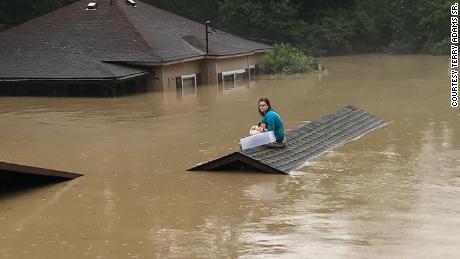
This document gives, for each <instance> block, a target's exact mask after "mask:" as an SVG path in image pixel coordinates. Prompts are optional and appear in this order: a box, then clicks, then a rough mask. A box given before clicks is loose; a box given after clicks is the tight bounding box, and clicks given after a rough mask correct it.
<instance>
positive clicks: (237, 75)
mask: <svg viewBox="0 0 460 259" xmlns="http://www.w3.org/2000/svg"><path fill="white" fill-rule="evenodd" d="M244 79H246V70H245V69H237V70H231V71H225V72H222V73H221V78H220V80H219V81H220V82H222V85H224V86H230V87H232V86H235V82H238V81H243V80H244Z"/></svg>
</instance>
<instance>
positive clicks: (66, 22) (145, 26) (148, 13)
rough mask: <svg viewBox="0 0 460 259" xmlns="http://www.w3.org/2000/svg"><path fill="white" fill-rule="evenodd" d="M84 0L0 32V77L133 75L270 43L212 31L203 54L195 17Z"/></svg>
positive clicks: (105, 0)
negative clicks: (176, 63)
mask: <svg viewBox="0 0 460 259" xmlns="http://www.w3.org/2000/svg"><path fill="white" fill-rule="evenodd" d="M90 2H94V3H95V4H96V5H94V7H91V10H87V8H88V3H89V2H88V1H87V0H82V1H78V2H76V3H73V4H70V5H68V6H66V7H63V8H61V9H58V10H56V11H54V12H51V13H49V14H46V15H44V16H41V17H38V18H35V19H33V20H31V21H29V22H26V23H24V24H22V25H19V26H16V27H14V28H11V29H9V30H6V31H3V32H0V60H2V62H0V81H17V80H50V79H53V80H55V79H58V80H73V79H74V78H82V79H98V80H106V79H107V80H108V79H114V78H115V79H116V78H124V77H127V76H128V77H136V76H142V75H144V74H145V73H147V70H145V69H144V68H143V67H139V66H138V65H141V66H159V65H164V64H167V63H168V62H174V61H181V60H187V59H193V58H195V59H196V58H205V57H207V58H210V57H219V56H228V55H242V54H251V53H257V52H263V51H264V50H265V49H268V48H270V46H267V45H264V44H260V43H257V42H253V41H249V40H245V39H243V38H240V37H237V36H235V35H232V34H229V33H226V32H223V31H219V30H216V31H214V32H213V34H212V36H211V37H210V39H209V53H208V55H206V47H205V46H206V44H205V29H204V25H203V24H200V23H197V22H194V21H192V20H189V19H186V18H184V17H181V16H178V15H176V14H173V13H170V12H167V11H164V10H161V9H159V8H156V7H154V6H151V5H148V4H145V3H143V2H141V1H137V0H136V1H135V7H134V6H132V5H130V4H127V3H126V1H125V0H112V1H110V0H92V1H90ZM111 2H112V4H110V3H111ZM114 64H116V65H114ZM126 65H137V66H134V67H127V66H126ZM121 66H123V67H121Z"/></svg>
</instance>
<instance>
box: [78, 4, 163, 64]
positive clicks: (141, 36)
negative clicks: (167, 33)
mask: <svg viewBox="0 0 460 259" xmlns="http://www.w3.org/2000/svg"><path fill="white" fill-rule="evenodd" d="M83 1H84V0H83ZM114 2H115V4H114V5H116V6H117V9H118V10H120V12H121V13H123V16H124V18H125V19H126V20H127V21H128V24H129V26H130V27H132V28H133V29H134V30H133V31H134V33H136V34H137V35H138V36H139V37H140V38H141V39H142V40H143V43H144V44H145V45H146V46H147V47H148V48H149V49H150V53H149V54H150V55H152V56H153V57H154V58H158V59H159V60H161V62H164V60H163V59H162V58H161V57H160V56H159V55H158V54H156V53H155V51H154V50H153V48H152V46H150V44H149V42H148V41H147V40H146V39H145V37H144V35H142V33H140V32H139V31H138V30H137V28H136V26H135V25H134V24H133V22H132V21H131V19H130V18H129V16H128V14H127V13H126V12H125V11H124V9H123V8H122V7H121V6H120V5H119V4H120V2H123V0H115V1H114Z"/></svg>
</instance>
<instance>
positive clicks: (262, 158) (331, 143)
mask: <svg viewBox="0 0 460 259" xmlns="http://www.w3.org/2000/svg"><path fill="white" fill-rule="evenodd" d="M385 124H387V123H386V122H385V121H384V120H383V119H382V118H379V117H376V116H374V115H372V114H370V113H367V112H366V111H363V110H360V109H358V108H356V107H353V106H346V107H344V108H343V109H341V110H339V111H337V112H335V113H332V114H329V115H327V116H324V117H322V118H320V119H319V120H317V121H314V122H310V123H307V124H304V125H302V126H300V127H299V128H297V129H295V130H292V131H290V132H288V133H287V134H286V143H287V144H286V146H285V147H283V148H268V147H266V146H260V147H255V148H251V149H248V150H244V151H239V152H234V153H232V154H229V155H227V156H224V157H221V158H218V159H216V160H213V161H210V162H207V163H204V164H200V165H198V166H195V167H193V168H191V169H189V170H191V171H209V170H220V169H241V168H249V169H251V170H259V171H263V172H268V173H289V172H291V171H294V170H297V169H300V168H302V167H304V166H305V163H306V162H308V161H311V160H313V159H314V158H316V157H318V156H319V155H321V154H323V153H325V152H327V151H329V150H331V149H334V148H337V147H340V146H342V145H344V144H345V143H347V142H349V141H352V140H354V139H356V138H358V137H360V136H362V135H364V134H366V133H368V132H370V131H372V130H374V129H377V128H380V127H382V126H384V125H385Z"/></svg>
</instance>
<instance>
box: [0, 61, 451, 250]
mask: <svg viewBox="0 0 460 259" xmlns="http://www.w3.org/2000/svg"><path fill="white" fill-rule="evenodd" d="M322 63H323V64H325V65H326V66H327V67H328V73H327V74H306V75H290V76H276V77H270V76H264V77H261V78H259V79H258V80H256V81H250V82H243V83H242V84H235V85H231V87H227V86H221V87H218V86H206V87H197V88H191V89H187V90H186V91H183V92H175V91H173V92H164V93H157V92H155V93H148V94H140V95H135V96H126V97H119V98H113V99H97V98H47V97H0V140H1V143H2V145H1V146H0V160H1V161H6V162H12V163H20V164H29V165H33V166H39V167H48V168H54V169H61V170H68V171H76V172H87V174H86V175H85V176H84V177H80V178H78V179H76V180H73V181H71V182H64V183H59V184H56V185H47V186H43V187H41V188H37V189H32V190H29V191H27V192H25V193H10V194H8V195H7V196H0V202H1V206H0V257H1V258H63V257H66V258H83V257H88V258H208V257H211V258H212V257H217V258H221V257H224V258H237V257H241V258H267V257H268V258H271V257H277V258H338V257H340V258H343V257H345V258H388V257H397V258H401V257H402V258H419V257H422V258H431V257H448V258H457V257H459V256H460V249H459V248H458V240H459V238H460V232H459V231H458V229H460V227H459V226H460V219H459V217H458V215H459V213H460V200H459V199H458V196H459V195H460V173H459V172H460V139H459V133H460V128H459V127H460V126H459V123H458V122H459V119H460V113H459V111H458V110H453V109H451V108H450V105H449V91H448V90H449V88H448V85H449V84H448V76H449V74H448V59H447V57H432V56H381V55H365V56H348V57H331V58H324V59H323V60H322ZM189 90H190V91H189ZM262 96H264V97H265V96H266V97H269V98H270V99H271V101H272V105H273V106H274V108H275V109H276V110H277V111H278V112H279V113H280V114H281V115H282V116H283V120H284V121H285V123H286V126H287V128H288V129H292V128H295V127H297V126H298V125H301V124H302V123H305V121H311V120H314V119H317V118H319V117H321V116H323V115H325V114H328V113H331V112H334V111H336V110H337V109H339V108H341V107H342V106H344V105H348V104H353V105H356V106H358V107H360V108H363V109H365V110H367V111H369V112H371V113H374V114H376V115H379V116H381V117H383V118H385V119H386V120H388V121H391V122H392V123H391V124H389V125H387V126H386V127H384V128H382V129H379V130H377V131H374V132H372V133H371V134H368V135H366V136H364V137H362V138H360V139H359V140H357V141H354V142H351V143H349V144H347V145H345V146H343V147H341V148H339V149H337V150H335V151H333V152H329V153H327V154H325V155H324V156H322V157H320V158H319V159H317V160H315V161H314V162H312V163H310V164H309V165H308V166H307V167H305V168H303V169H302V170H300V171H298V172H295V173H294V174H292V175H290V176H287V175H268V174H253V173H238V174H237V173H231V172H213V173H205V172H194V173H190V172H186V171H185V170H186V169H187V168H190V167H191V166H193V165H194V164H196V163H198V162H203V161H206V160H209V159H213V158H216V157H218V156H221V155H224V154H227V153H229V152H231V151H234V150H236V149H237V144H238V140H239V138H241V137H243V136H245V135H246V134H247V130H248V128H249V127H250V125H252V124H254V123H255V122H256V121H257V120H258V119H259V118H258V115H257V111H256V109H257V107H256V102H257V100H258V99H259V98H260V97H262Z"/></svg>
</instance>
